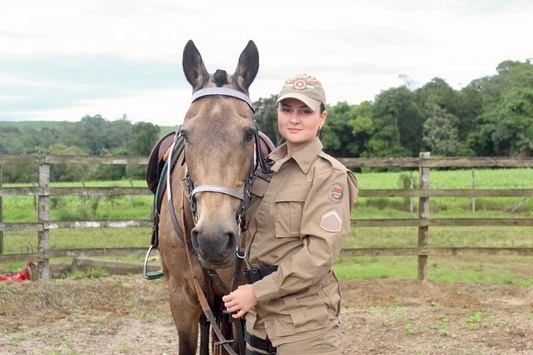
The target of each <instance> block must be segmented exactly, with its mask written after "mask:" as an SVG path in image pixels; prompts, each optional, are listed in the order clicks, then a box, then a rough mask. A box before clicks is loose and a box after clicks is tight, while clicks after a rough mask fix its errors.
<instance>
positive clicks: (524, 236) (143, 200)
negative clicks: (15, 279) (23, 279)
mask: <svg viewBox="0 0 533 355" xmlns="http://www.w3.org/2000/svg"><path fill="white" fill-rule="evenodd" d="M472 174H474V178H475V185H476V188H480V189H482V188H487V189H495V188H516V189H518V188H532V186H533V169H480V170H475V171H474V173H472V170H460V169H458V170H443V171H440V170H432V171H431V182H430V185H431V187H432V188H447V189H449V188H458V189H459V188H465V189H467V188H471V187H472V181H473V175H472ZM357 177H358V180H359V187H360V189H397V188H405V187H406V186H408V185H409V180H410V179H411V177H412V179H413V181H414V185H415V186H416V185H417V181H418V171H413V172H412V174H411V173H410V172H407V173H406V172H391V173H375V172H367V171H363V172H362V173H359V174H357ZM84 185H85V186H87V187H101V186H124V187H130V186H132V185H133V186H137V187H145V186H146V183H145V182H144V181H132V182H130V181H112V182H102V181H97V182H85V183H84ZM4 186H5V187H17V186H18V187H23V186H27V184H26V185H22V184H4ZM51 186H53V187H60V186H62V187H75V186H77V187H80V186H83V185H82V184H81V183H52V184H51ZM520 200H521V198H510V197H499V198H478V199H476V211H475V212H472V209H471V203H472V200H471V199H470V198H432V199H431V217H432V218H454V217H455V218H457V217H462V218H465V217H469V218H502V217H521V218H530V217H533V199H531V198H530V199H528V200H526V201H525V203H524V204H523V205H522V206H521V207H520V208H519V209H518V211H516V212H515V213H512V214H511V213H510V211H511V209H512V208H513V207H514V206H516V204H517V203H518V202H519V201H520ZM50 202H51V209H50V217H51V220H53V221H57V220H105V219H139V218H140V219H149V218H150V210H151V206H152V196H150V195H147V196H133V197H129V196H105V197H99V196H93V197H83V196H56V197H51V198H50ZM414 202H415V204H414V211H413V212H410V211H409V199H404V198H360V199H359V201H358V204H357V206H356V208H355V209H354V210H353V213H352V218H354V219H367V218H376V219H377V218H417V216H418V213H417V211H416V202H417V200H416V199H415V200H414ZM36 204H37V203H36V200H35V199H34V198H33V197H31V196H4V197H3V221H4V222H35V221H37V210H36ZM150 238H151V230H150V228H115V229H112V228H97V229H58V230H51V231H50V238H49V243H50V246H51V248H52V249H80V248H116V247H139V248H144V247H148V245H149V243H150ZM417 240H418V229H417V228H415V227H394V228H388V227H387V228H385V227H365V228H352V230H351V231H350V234H349V236H348V237H347V239H346V242H345V245H344V247H345V248H372V247H374V248H388V247H393V248H406V247H416V246H417ZM429 243H430V246H432V247H523V248H533V229H532V228H531V227H511V228H509V227H478V226H476V227H431V229H430V238H429ZM37 251H38V245H37V237H36V233H28V232H4V252H5V253H6V254H16V253H35V252H37ZM121 259H122V260H127V261H142V258H139V257H136V256H132V257H122V258H121ZM53 261H54V260H53ZM62 261H65V260H62ZM66 261H68V260H66ZM530 262H531V260H530V258H528V257H518V256H516V257H505V256H498V257H496V256H494V257H493V256H484V257H483V260H480V257H477V258H467V257H446V258H444V257H430V258H429V270H428V273H429V278H430V280H434V281H439V282H444V283H455V282H494V283H498V284H512V285H518V286H531V285H532V284H533V280H532V278H531V274H529V275H527V274H526V275H525V274H524V273H521V272H520V270H523V269H524V267H523V265H527V264H528V263H530ZM24 265H25V263H13V264H8V265H3V266H2V265H0V268H4V269H8V270H18V269H20V268H22V267H23V266H24ZM335 271H336V272H337V274H338V276H339V277H340V278H344V279H376V278H406V279H416V277H417V258H416V257H415V256H406V257H404V256H390V257H389V256H379V257H378V256H375V257H371V256H363V257H350V258H347V257H346V258H341V259H339V260H338V262H337V263H336V265H335ZM95 274H96V275H97V274H99V271H98V270H96V271H95ZM74 276H75V277H76V275H74Z"/></svg>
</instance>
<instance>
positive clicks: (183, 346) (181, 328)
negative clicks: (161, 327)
mask: <svg viewBox="0 0 533 355" xmlns="http://www.w3.org/2000/svg"><path fill="white" fill-rule="evenodd" d="M186 288H187V287H186V286H181V287H180V286H178V285H174V283H173V282H172V278H169V292H170V309H171V311H172V317H173V318H174V324H176V329H177V331H178V338H179V355H190V354H196V349H197V346H198V321H199V319H200V315H201V314H202V309H201V308H200V307H199V306H194V305H192V304H191V302H188V300H187V296H189V297H190V296H191V295H187V294H186V293H187V290H186Z"/></svg>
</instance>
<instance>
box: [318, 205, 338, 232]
mask: <svg viewBox="0 0 533 355" xmlns="http://www.w3.org/2000/svg"><path fill="white" fill-rule="evenodd" d="M341 226H342V219H341V217H340V216H339V214H338V213H337V211H335V210H333V211H329V212H326V213H324V214H323V215H322V219H321V220H320V228H322V229H323V230H325V231H328V232H340V230H341Z"/></svg>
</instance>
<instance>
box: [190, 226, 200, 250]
mask: <svg viewBox="0 0 533 355" xmlns="http://www.w3.org/2000/svg"><path fill="white" fill-rule="evenodd" d="M191 243H192V246H193V248H194V250H199V249H198V231H197V230H195V229H193V230H192V231H191Z"/></svg>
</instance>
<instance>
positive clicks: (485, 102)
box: [0, 59, 533, 182]
mask: <svg viewBox="0 0 533 355" xmlns="http://www.w3.org/2000/svg"><path fill="white" fill-rule="evenodd" d="M276 100H277V95H271V96H270V97H269V98H260V99H259V100H258V101H256V102H255V103H254V104H255V106H256V114H255V119H256V121H257V123H258V126H259V128H260V129H261V130H262V131H263V132H264V133H266V134H267V135H268V136H269V137H270V138H271V139H272V141H273V142H274V143H275V144H276V145H279V144H281V143H282V138H281V137H280V136H279V133H278V130H277V114H276V107H275V102H276ZM327 109H328V120H327V123H326V125H325V126H324V127H323V129H322V131H321V133H320V135H321V139H322V142H323V144H324V149H325V151H326V152H327V153H329V154H331V155H333V156H335V157H364V158H371V157H416V156H418V155H419V152H422V151H431V153H432V155H433V156H449V157H458V156H506V157H530V156H532V153H533V62H532V61H531V59H528V60H526V61H525V62H520V61H510V60H507V61H504V62H502V63H500V64H499V65H498V66H497V68H496V74H495V75H493V76H487V77H483V78H480V79H475V80H473V81H472V82H471V83H470V84H469V85H468V86H466V87H464V88H462V89H460V90H455V89H453V88H452V87H451V86H450V85H448V84H447V83H446V81H444V80H443V79H441V78H434V79H432V80H431V81H430V82H428V83H426V84H425V85H424V86H422V87H420V88H417V89H411V88H410V87H409V86H408V85H403V86H399V87H395V88H390V89H387V90H384V91H382V92H381V93H379V94H378V95H376V97H375V99H374V101H364V102H361V103H359V104H348V103H347V102H338V103H336V104H333V105H328V108H327ZM0 128H1V130H0V155H24V154H36V153H39V152H43V151H46V152H49V153H50V154H56V155H61V154H64V155H100V156H102V155H104V156H105V155H112V156H147V155H148V154H149V153H150V151H151V149H152V147H153V145H154V144H155V143H156V142H157V140H158V139H159V137H160V136H161V135H162V134H165V133H167V132H168V131H169V130H170V128H168V127H166V128H165V127H159V126H157V125H154V124H152V123H149V122H138V123H131V122H129V121H128V120H127V118H126V117H123V118H122V119H119V120H115V121H109V120H106V119H105V118H103V117H101V116H100V115H96V116H88V115H87V116H84V117H83V118H81V120H80V121H79V122H56V123H54V124H45V123H32V124H28V122H19V123H15V122H6V123H1V122H0ZM162 131H163V132H162ZM35 174H36V173H35V169H34V167H26V166H6V167H4V168H3V176H4V181H10V182H23V181H24V182H25V181H36V180H35ZM51 175H52V177H51V178H52V181H84V180H101V179H105V180H114V179H123V178H135V179H137V178H143V177H144V170H143V168H142V167H138V166H137V167H129V166H113V165H107V166H106V165H102V166H95V167H91V168H90V169H89V170H87V169H86V168H85V167H83V166H81V165H77V166H60V165H58V166H53V167H52V170H51Z"/></svg>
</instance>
